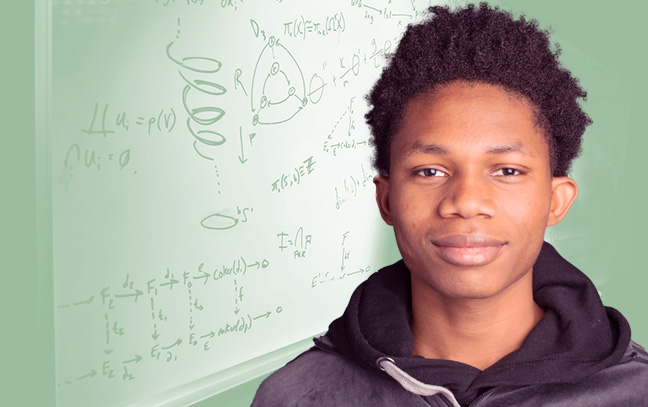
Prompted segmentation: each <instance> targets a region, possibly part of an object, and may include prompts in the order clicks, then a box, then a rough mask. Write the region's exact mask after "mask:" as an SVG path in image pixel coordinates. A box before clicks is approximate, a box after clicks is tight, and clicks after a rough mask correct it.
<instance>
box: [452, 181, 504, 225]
mask: <svg viewBox="0 0 648 407" xmlns="http://www.w3.org/2000/svg"><path fill="white" fill-rule="evenodd" d="M492 188H493V186H492V185H490V183H489V182H488V179H487V178H486V176H482V175H478V174H462V175H459V174H456V175H454V176H453V177H452V179H451V180H450V182H448V183H447V184H446V188H445V191H444V194H445V196H444V197H443V199H442V200H441V203H440V204H439V215H440V216H441V217H443V218H450V217H462V218H465V219H470V218H473V217H480V216H481V217H490V218H492V217H494V216H495V214H496V213H497V207H496V205H495V201H494V199H493V198H494V196H493V194H494V191H493V189H492Z"/></svg>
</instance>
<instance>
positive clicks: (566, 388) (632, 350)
mask: <svg viewBox="0 0 648 407" xmlns="http://www.w3.org/2000/svg"><path fill="white" fill-rule="evenodd" d="M646 383H648V353H646V351H645V350H644V349H643V348H642V347H641V346H639V345H637V344H636V343H634V342H630V344H629V345H628V347H627V349H626V352H625V354H624V355H623V357H622V358H621V360H620V361H619V362H618V363H616V364H614V365H612V366H608V367H607V368H605V369H603V370H600V371H599V372H597V373H595V374H593V375H592V376H590V377H587V378H585V379H583V380H581V381H579V382H578V383H558V384H545V385H536V386H526V387H519V388H507V387H503V388H501V389H499V390H498V391H496V392H493V393H492V395H491V397H488V399H487V400H485V401H487V402H486V403H484V406H498V407H509V406H519V405H524V406H526V407H547V406H551V407H627V406H637V407H647V406H648V387H647V386H646Z"/></svg>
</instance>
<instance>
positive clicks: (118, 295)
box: [115, 290, 144, 301]
mask: <svg viewBox="0 0 648 407" xmlns="http://www.w3.org/2000/svg"><path fill="white" fill-rule="evenodd" d="M142 294H144V293H143V292H142V291H140V290H135V292H134V293H132V294H115V298H126V297H135V301H137V298H138V297H139V296H140V295H142Z"/></svg>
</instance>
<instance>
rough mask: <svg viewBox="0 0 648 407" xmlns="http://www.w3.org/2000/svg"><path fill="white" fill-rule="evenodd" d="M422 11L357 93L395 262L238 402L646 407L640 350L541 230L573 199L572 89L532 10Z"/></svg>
mask: <svg viewBox="0 0 648 407" xmlns="http://www.w3.org/2000/svg"><path fill="white" fill-rule="evenodd" d="M430 10H431V12H432V13H433V14H434V16H433V17H432V18H431V19H430V20H428V21H426V22H424V23H422V24H419V25H416V26H410V27H409V28H408V30H407V32H406V33H405V35H404V37H403V39H402V41H401V43H400V45H399V47H398V49H397V51H396V53H395V55H394V56H393V57H392V59H391V61H390V64H389V66H388V67H387V68H386V69H385V70H384V72H383V74H382V76H381V78H380V80H379V81H378V82H377V84H376V86H375V87H374V89H373V90H372V92H371V94H370V95H369V101H370V103H371V105H372V109H371V111H370V112H369V113H368V114H367V122H368V124H369V125H370V127H371V130H372V135H373V144H374V146H375V157H374V163H375V166H376V168H377V169H378V171H379V173H380V175H379V176H378V177H376V178H375V180H374V182H375V184H376V198H377V202H378V207H379V209H380V213H381V215H382V217H383V219H384V220H385V222H387V223H388V224H389V225H392V226H393V228H394V233H395V235H396V241H397V243H398V247H399V250H400V252H401V254H402V256H403V259H402V260H401V261H399V262H397V263H395V264H393V265H391V266H389V267H386V268H383V269H382V270H380V271H378V272H377V273H375V274H374V275H372V276H371V277H369V279H368V280H367V281H366V282H364V283H362V284H361V285H360V286H359V287H358V288H357V289H356V290H355V292H354V293H353V295H352V297H351V301H350V303H349V305H348V307H347V309H346V311H345V312H344V314H343V316H342V317H340V318H339V319H337V320H335V321H333V322H332V323H331V325H330V327H329V331H328V333H327V334H326V335H324V336H322V337H320V338H317V339H315V346H314V347H313V348H312V349H310V350H308V351H307V352H304V353H303V354H302V355H300V356H299V357H297V358H296V359H295V360H293V361H292V362H290V363H289V364H287V365H286V366H285V367H283V368H282V369H280V370H278V371H277V372H275V373H274V374H273V375H271V376H270V377H269V378H268V379H266V380H265V381H264V382H263V384H262V385H261V387H260V388H259V390H258V391H257V394H256V397H255V399H254V402H253V404H252V405H253V406H475V407H476V406H482V407H487V406H497V407H506V406H525V407H534V406H570V407H574V406H576V407H578V406H582V407H585V406H587V407H596V406H601V407H602V406H606V407H610V406H648V354H646V352H645V351H644V350H643V349H642V348H641V347H639V346H638V345H637V344H635V343H634V342H632V341H631V340H630V327H629V326H628V323H627V321H626V320H625V318H624V317H623V316H622V315H621V314H620V313H619V312H618V311H616V310H614V309H612V308H606V307H604V306H603V304H602V303H601V301H600V298H599V295H598V293H597V291H596V289H595V287H594V286H593V284H592V283H591V281H590V280H589V279H588V278H587V277H586V276H585V275H584V274H583V273H582V272H580V271H579V270H578V269H576V268H575V267H574V266H572V265H571V264H570V263H568V262H567V261H566V260H564V259H563V258H562V257H561V256H560V255H559V254H558V253H557V252H556V251H555V250H554V248H553V247H552V246H551V245H549V244H548V243H545V242H544V241H543V239H544V232H545V228H546V227H547V226H551V225H554V224H556V223H558V222H560V221H561V220H562V219H563V218H564V217H565V215H566V214H567V211H568V210H569V208H570V206H571V205H572V203H573V202H574V200H575V199H576V196H577V194H578V188H577V186H576V183H575V182H574V180H572V179H571V178H569V177H567V171H568V169H569V167H570V165H571V162H572V160H573V159H574V158H575V157H576V155H577V154H578V152H579V150H580V144H581V136H582V134H583V132H584V131H585V127H586V126H587V125H588V124H589V123H590V119H589V117H588V116H587V115H586V114H585V113H584V112H583V111H582V110H581V108H580V107H579V105H578V99H579V98H584V97H585V95H586V93H585V92H584V91H583V90H582V89H581V88H580V86H579V84H578V81H577V80H576V79H574V78H573V77H572V76H571V74H570V73H569V72H567V71H566V70H564V69H563V68H562V67H560V65H559V63H558V61H557V56H558V55H557V53H554V52H552V51H551V49H550V46H549V41H548V34H547V33H546V32H544V31H541V30H539V29H538V28H537V23H536V22H535V21H526V20H524V19H519V20H514V19H513V18H512V17H511V15H510V14H508V13H505V12H502V11H500V10H498V9H491V8H490V7H488V6H487V5H485V4H481V5H480V6H479V7H478V8H476V7H474V6H468V7H467V8H465V9H461V10H455V11H450V10H449V9H447V8H441V7H433V8H431V9H430Z"/></svg>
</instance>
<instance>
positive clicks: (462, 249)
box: [432, 235, 506, 267]
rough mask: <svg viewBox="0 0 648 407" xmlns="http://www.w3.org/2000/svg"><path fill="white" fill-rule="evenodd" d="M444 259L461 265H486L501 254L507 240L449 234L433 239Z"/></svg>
mask: <svg viewBox="0 0 648 407" xmlns="http://www.w3.org/2000/svg"><path fill="white" fill-rule="evenodd" d="M432 244H434V245H435V246H436V247H437V248H438V251H439V256H440V257H441V259H443V260H444V261H446V262H448V263H450V264H453V265H455V266H460V267H475V266H483V265H486V264H488V263H490V262H492V261H493V260H495V258H496V257H497V256H498V255H499V253H500V251H501V249H502V247H504V245H506V242H505V241H502V240H498V239H495V238H491V237H489V236H484V235H448V236H443V237H441V238H438V239H434V240H432Z"/></svg>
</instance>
